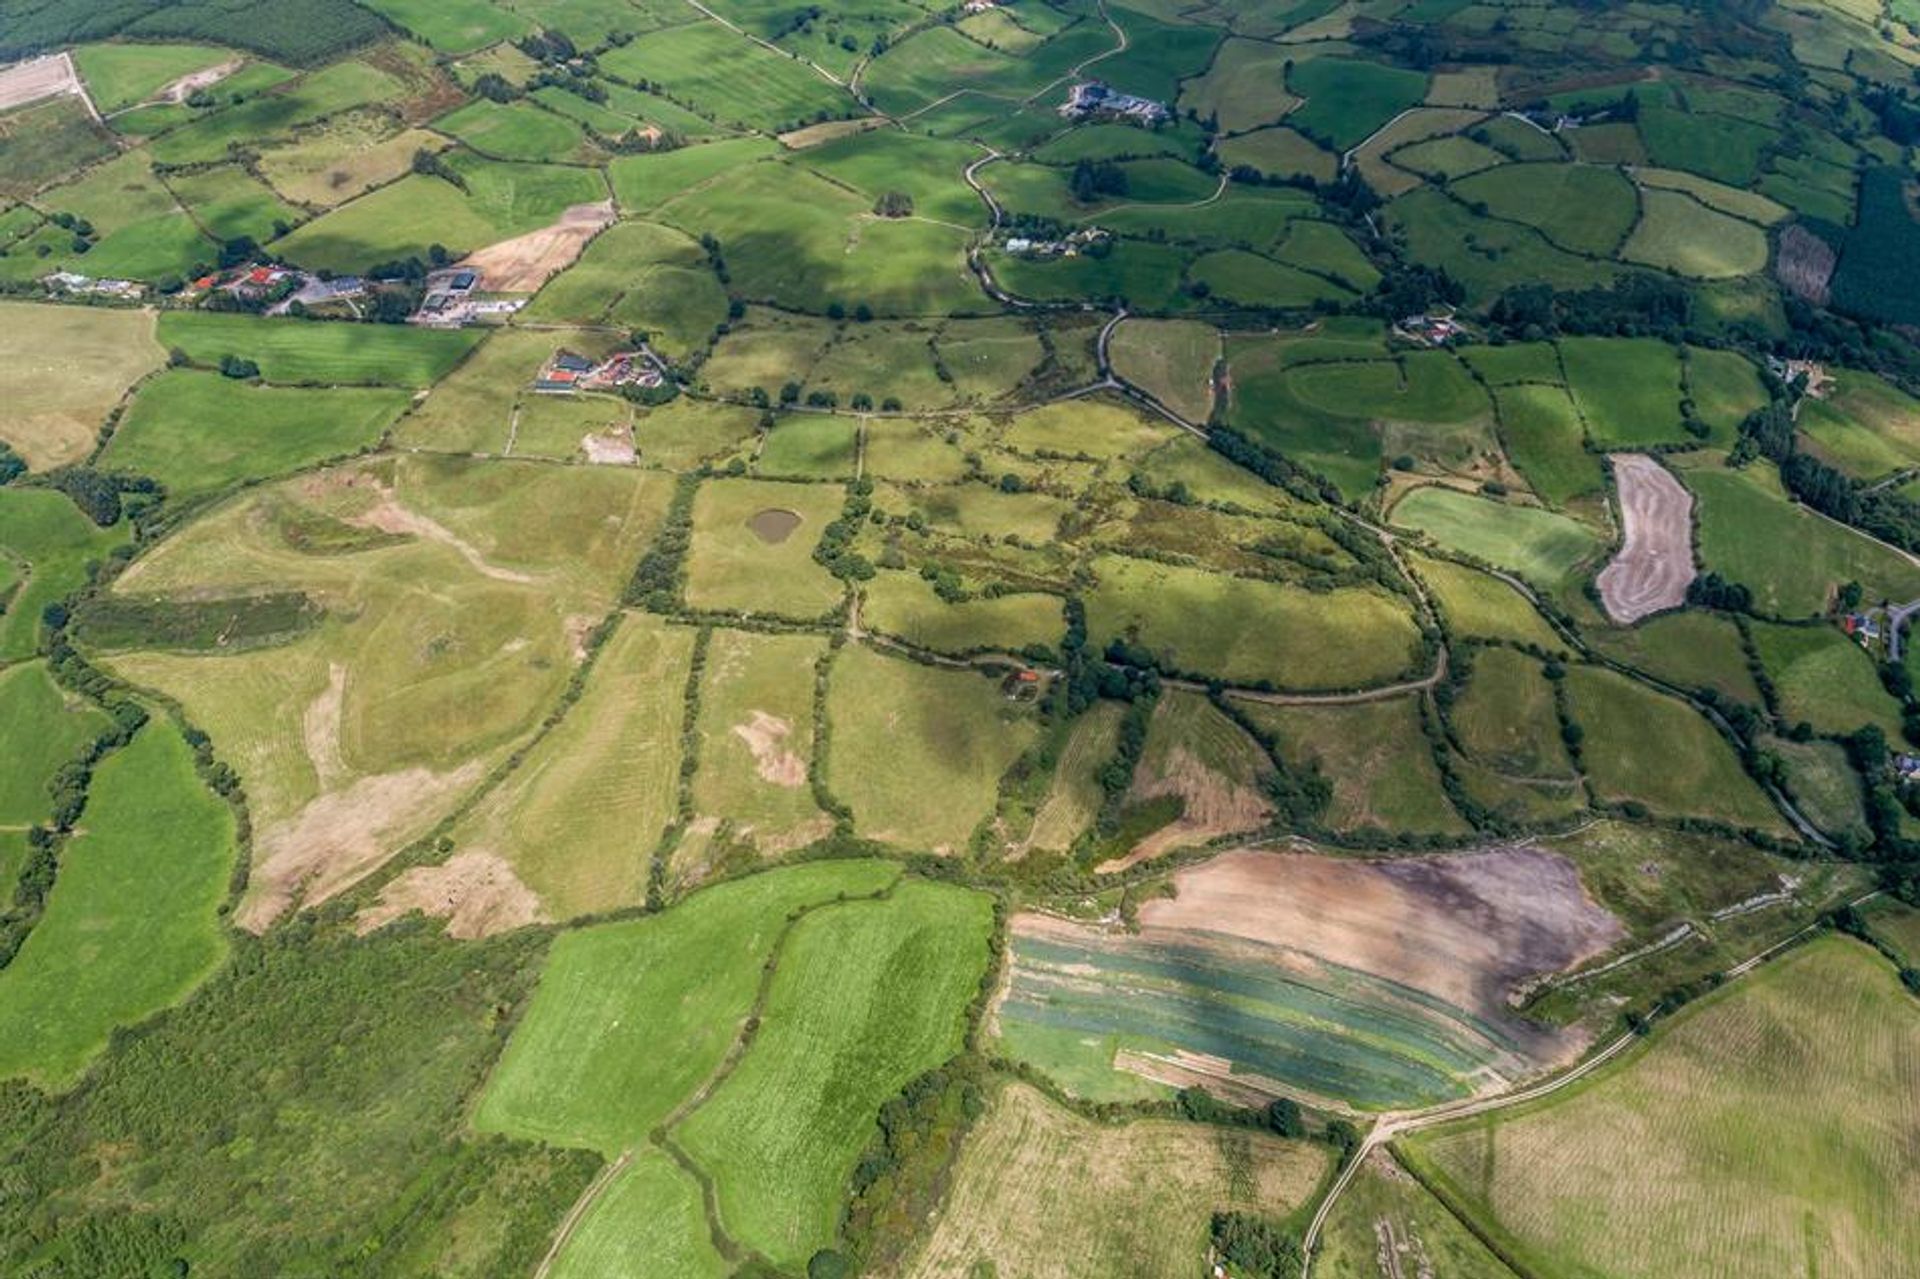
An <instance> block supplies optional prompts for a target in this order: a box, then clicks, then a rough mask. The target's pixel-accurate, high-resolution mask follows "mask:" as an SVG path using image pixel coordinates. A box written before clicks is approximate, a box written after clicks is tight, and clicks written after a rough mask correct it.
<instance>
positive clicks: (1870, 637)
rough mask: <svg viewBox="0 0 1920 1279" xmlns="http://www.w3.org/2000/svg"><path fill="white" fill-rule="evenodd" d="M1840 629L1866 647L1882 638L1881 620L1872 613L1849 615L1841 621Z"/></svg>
mask: <svg viewBox="0 0 1920 1279" xmlns="http://www.w3.org/2000/svg"><path fill="white" fill-rule="evenodd" d="M1840 629H1841V630H1843V631H1845V632H1846V633H1847V634H1848V635H1850V636H1852V637H1853V638H1854V639H1857V640H1859V641H1860V644H1861V646H1862V647H1865V646H1866V645H1868V644H1871V643H1873V642H1874V641H1875V640H1877V639H1879V638H1880V619H1879V618H1877V617H1874V616H1873V615H1872V614H1871V613H1849V614H1847V615H1846V616H1845V617H1843V618H1841V619H1840Z"/></svg>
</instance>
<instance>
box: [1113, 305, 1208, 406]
mask: <svg viewBox="0 0 1920 1279" xmlns="http://www.w3.org/2000/svg"><path fill="white" fill-rule="evenodd" d="M1108 349H1109V353H1110V355H1111V357H1112V359H1113V364H1114V370H1115V372H1117V373H1118V374H1119V375H1120V376H1121V377H1123V378H1125V379H1126V380H1127V381H1129V382H1132V383H1133V384H1134V385H1136V386H1138V387H1139V388H1140V389H1142V390H1143V391H1145V392H1146V393H1147V394H1149V395H1151V396H1153V397H1154V398H1155V399H1157V400H1159V401H1160V402H1161V403H1162V404H1165V405H1166V406H1167V407H1168V408H1170V409H1172V410H1173V411H1174V412H1176V413H1178V414H1180V415H1181V416H1182V417H1184V418H1186V419H1187V420H1188V421H1189V422H1201V423H1204V422H1205V421H1206V420H1207V418H1208V416H1209V415H1211V413H1212V412H1213V366H1214V365H1215V363H1217V362H1218V361H1219V359H1220V334H1219V333H1218V332H1217V331H1216V330H1215V329H1214V328H1213V326H1212V325H1210V324H1201V323H1199V322H1197V321H1193V320H1142V319H1134V320H1128V321H1127V322H1126V323H1124V324H1122V325H1121V326H1120V327H1119V328H1118V329H1117V330H1115V332H1114V335H1113V340H1112V342H1111V343H1110V344H1109V348H1108Z"/></svg>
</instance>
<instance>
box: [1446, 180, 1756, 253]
mask: <svg viewBox="0 0 1920 1279" xmlns="http://www.w3.org/2000/svg"><path fill="white" fill-rule="evenodd" d="M1450 190H1451V192H1452V193H1453V195H1454V196H1455V197H1456V198H1457V199H1461V200H1465V201H1467V202H1468V203H1469V204H1471V205H1485V206H1486V208H1487V211H1488V212H1489V213H1490V214H1492V216H1494V217H1496V218H1506V219H1509V220H1511V221H1515V222H1524V223H1526V224H1527V225H1528V226H1531V227H1533V228H1534V229H1535V230H1537V231H1539V232H1540V234H1542V235H1544V236H1545V237H1546V238H1547V239H1548V240H1549V241H1551V242H1552V243H1554V244H1556V245H1558V246H1559V247H1560V248H1563V249H1566V250H1569V251H1570V252H1573V253H1588V254H1593V255H1595V256H1598V257H1609V256H1611V255H1612V254H1613V252H1614V251H1615V250H1616V249H1618V248H1619V247H1620V242H1621V241H1622V240H1624V239H1625V238H1626V236H1627V232H1628V231H1630V230H1632V229H1633V228H1634V219H1635V218H1636V217H1638V216H1639V215H1640V206H1639V202H1638V200H1637V199H1636V198H1635V195H1634V189H1633V184H1632V183H1630V182H1628V181H1627V180H1626V179H1625V178H1623V177H1621V176H1620V174H1619V173H1617V172H1616V171H1614V170H1612V169H1600V168H1594V167H1591V166H1588V165H1581V164H1512V165H1502V166H1500V167H1499V168H1495V169H1488V170H1486V171H1484V172H1481V173H1476V174H1474V175H1473V176H1472V177H1468V178H1463V179H1461V180H1460V181H1458V182H1455V183H1453V184H1452V186H1451V187H1450ZM1644 229H1645V228H1644V226H1643V227H1642V231H1644ZM1761 239H1762V243H1763V244H1764V242H1765V237H1764V236H1762V237H1761Z"/></svg>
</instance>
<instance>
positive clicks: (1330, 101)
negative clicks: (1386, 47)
mask: <svg viewBox="0 0 1920 1279" xmlns="http://www.w3.org/2000/svg"><path fill="white" fill-rule="evenodd" d="M1286 84H1287V88H1288V89H1290V90H1292V91H1293V92H1294V93H1296V94H1298V95H1299V96H1300V97H1301V98H1303V99H1305V101H1304V102H1303V103H1302V104H1301V106H1300V109H1299V110H1297V111H1294V112H1292V113H1290V114H1289V115H1288V116H1287V123H1288V124H1290V125H1292V126H1293V127H1294V128H1296V129H1298V130H1300V132H1302V133H1305V134H1307V135H1308V136H1310V137H1317V138H1324V139H1325V140H1326V141H1327V143H1328V144H1329V145H1330V146H1333V147H1335V148H1339V149H1345V148H1347V147H1350V146H1352V145H1353V144H1354V143H1356V142H1358V141H1360V140H1361V139H1362V138H1365V137H1366V136H1367V135H1368V134H1370V133H1372V132H1373V131H1374V130H1375V129H1377V128H1379V127H1380V126H1381V125H1383V124H1385V123H1386V122H1387V121H1388V120H1390V119H1392V118H1393V117H1394V116H1395V115H1397V114H1398V113H1399V112H1401V111H1402V110H1404V109H1405V108H1407V107H1410V106H1412V105H1414V104H1415V103H1417V102H1419V101H1420V100H1421V99H1422V98H1424V97H1425V96H1426V93H1427V78H1426V76H1424V75H1422V74H1420V73H1419V72H1417V71H1407V70H1403V69H1401V68H1398V67H1389V66H1383V65H1381V64H1380V63H1377V62H1356V61H1351V60H1348V59H1345V58H1331V57H1323V58H1314V59H1312V60H1310V61H1306V62H1299V63H1295V64H1294V66H1293V69H1292V70H1291V71H1290V72H1288V73H1287V80H1286Z"/></svg>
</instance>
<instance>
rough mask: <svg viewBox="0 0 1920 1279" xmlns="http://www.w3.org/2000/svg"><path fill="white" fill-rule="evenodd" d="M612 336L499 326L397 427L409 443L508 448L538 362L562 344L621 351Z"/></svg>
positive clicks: (593, 352)
mask: <svg viewBox="0 0 1920 1279" xmlns="http://www.w3.org/2000/svg"><path fill="white" fill-rule="evenodd" d="M615 341H616V340H615V338H614V336H613V335H611V334H603V333H595V332H591V331H588V330H583V329H576V330H571V331H569V330H557V331H554V330H536V329H518V328H510V329H499V330H495V331H494V332H492V333H491V334H489V335H488V336H487V337H486V340H485V341H483V342H482V343H481V344H480V345H479V346H478V347H477V348H475V349H474V351H473V353H472V354H471V355H470V356H469V357H468V358H467V359H466V360H465V361H464V362H463V363H462V364H461V365H460V367H459V368H457V369H455V370H454V371H453V372H452V373H451V374H450V375H449V376H447V377H446V378H444V379H442V380H441V381H440V382H439V383H437V384H436V385H435V386H434V388H433V390H432V392H431V393H430V394H429V395H428V396H427V398H426V399H425V400H423V401H422V402H421V403H420V404H419V405H418V406H417V407H416V408H415V409H414V410H413V412H411V413H409V414H408V415H407V416H406V417H405V418H403V419H402V420H401V422H400V424H399V426H398V427H396V428H395V430H394V439H395V442H396V443H398V444H400V445H402V446H405V447H419V448H425V449H440V450H446V451H449V452H477V453H498V452H502V451H504V450H505V448H506V444H507V436H508V433H509V430H510V427H511V424H512V421H513V410H514V406H515V405H516V404H518V403H520V402H521V400H522V399H523V398H527V397H530V395H531V392H530V391H529V390H528V388H529V387H531V386H532V384H533V379H534V376H535V375H536V374H537V373H539V371H540V366H541V365H542V364H544V363H546V361H547V359H548V358H549V357H550V356H552V355H553V353H554V352H555V351H558V350H560V349H562V348H565V349H567V350H571V351H576V352H578V353H580V354H582V355H586V356H589V357H595V358H598V357H601V356H605V355H607V354H610V353H611V352H612V351H614V350H617V349H618V347H617V346H616V345H615Z"/></svg>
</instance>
